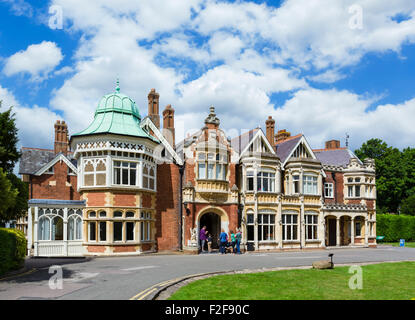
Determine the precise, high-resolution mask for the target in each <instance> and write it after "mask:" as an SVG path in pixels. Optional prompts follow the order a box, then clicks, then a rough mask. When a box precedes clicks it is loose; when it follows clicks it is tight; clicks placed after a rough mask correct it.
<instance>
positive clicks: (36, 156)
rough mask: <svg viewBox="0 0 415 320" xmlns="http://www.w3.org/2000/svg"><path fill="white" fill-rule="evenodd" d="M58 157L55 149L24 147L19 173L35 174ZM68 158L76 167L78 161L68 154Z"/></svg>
mask: <svg viewBox="0 0 415 320" xmlns="http://www.w3.org/2000/svg"><path fill="white" fill-rule="evenodd" d="M55 157H56V154H55V151H54V150H49V149H38V148H22V157H21V158H20V162H19V174H35V173H36V172H37V171H39V170H40V169H41V168H43V167H44V166H45V165H46V164H48V163H49V162H51V161H52V160H54V159H55ZM66 158H67V159H68V160H69V161H70V162H71V163H72V164H73V165H74V166H75V167H76V165H77V161H76V159H74V158H73V157H72V154H68V156H66Z"/></svg>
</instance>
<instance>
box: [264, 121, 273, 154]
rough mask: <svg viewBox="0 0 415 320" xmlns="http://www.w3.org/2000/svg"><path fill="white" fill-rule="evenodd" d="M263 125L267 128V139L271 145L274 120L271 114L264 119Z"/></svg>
mask: <svg viewBox="0 0 415 320" xmlns="http://www.w3.org/2000/svg"><path fill="white" fill-rule="evenodd" d="M265 126H266V128H267V139H268V141H269V143H270V144H271V146H272V147H274V145H275V120H274V119H272V117H271V116H269V117H268V120H267V121H265Z"/></svg>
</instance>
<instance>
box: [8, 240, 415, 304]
mask: <svg viewBox="0 0 415 320" xmlns="http://www.w3.org/2000/svg"><path fill="white" fill-rule="evenodd" d="M328 253H334V263H335V264H336V263H339V264H341V263H362V262H382V261H402V260H413V261H415V249H414V248H398V247H385V246H384V247H378V248H376V249H367V248H365V249H333V250H319V251H302V252H278V253H249V254H243V255H224V256H223V255H219V254H203V255H199V256H188V255H152V256H135V257H108V258H90V259H47V258H45V259H42V258H37V259H28V260H27V261H26V264H27V267H29V268H36V269H37V271H35V272H32V273H30V274H26V275H22V276H19V277H15V278H10V279H6V280H1V281H0V299H1V300H5V299H82V300H95V299H116V300H119V299H130V298H131V297H133V296H135V295H136V294H137V293H139V292H140V291H142V290H144V289H146V288H149V287H151V286H152V285H154V284H157V283H160V282H162V281H166V280H170V279H174V278H177V277H182V276H186V275H191V274H197V273H204V272H214V271H231V270H243V269H260V268H276V267H296V266H310V265H311V263H312V262H313V261H315V260H321V259H327V255H328ZM51 265H60V266H62V270H63V279H64V280H63V286H62V289H55V290H52V289H50V287H49V279H50V277H51V276H52V274H49V266H51Z"/></svg>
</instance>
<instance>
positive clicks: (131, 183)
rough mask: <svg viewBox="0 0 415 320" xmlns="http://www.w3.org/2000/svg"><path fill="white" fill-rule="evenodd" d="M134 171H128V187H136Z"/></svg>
mask: <svg viewBox="0 0 415 320" xmlns="http://www.w3.org/2000/svg"><path fill="white" fill-rule="evenodd" d="M135 177H136V170H135V169H130V186H135V185H136V179H135Z"/></svg>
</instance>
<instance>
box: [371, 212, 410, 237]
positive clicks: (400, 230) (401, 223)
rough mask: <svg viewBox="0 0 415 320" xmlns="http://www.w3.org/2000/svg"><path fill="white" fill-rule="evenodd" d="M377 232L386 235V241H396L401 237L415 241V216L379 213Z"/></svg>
mask: <svg viewBox="0 0 415 320" xmlns="http://www.w3.org/2000/svg"><path fill="white" fill-rule="evenodd" d="M376 234H377V235H378V236H385V239H383V241H385V242H396V241H399V240H400V239H405V241H415V216H408V215H393V214H378V215H376Z"/></svg>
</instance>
